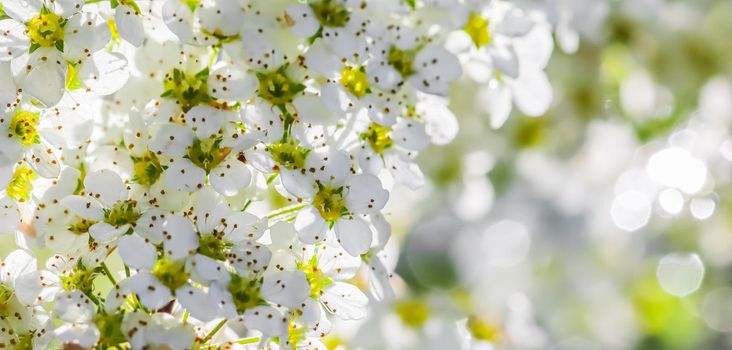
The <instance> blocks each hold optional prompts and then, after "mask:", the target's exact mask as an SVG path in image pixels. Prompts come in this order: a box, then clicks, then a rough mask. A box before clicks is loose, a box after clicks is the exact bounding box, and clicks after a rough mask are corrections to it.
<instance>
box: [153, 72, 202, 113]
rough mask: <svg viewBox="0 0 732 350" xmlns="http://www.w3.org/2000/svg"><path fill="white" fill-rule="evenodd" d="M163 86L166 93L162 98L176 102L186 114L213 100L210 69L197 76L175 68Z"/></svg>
mask: <svg viewBox="0 0 732 350" xmlns="http://www.w3.org/2000/svg"><path fill="white" fill-rule="evenodd" d="M163 86H164V87H165V92H163V94H162V95H160V96H161V97H169V98H172V99H174V100H176V101H177V102H178V104H179V105H180V106H181V108H182V109H183V111H184V112H187V111H188V110H189V109H191V108H193V107H194V106H197V105H200V104H205V103H208V102H210V101H211V100H212V99H211V96H209V95H208V68H204V69H203V70H201V71H199V72H198V73H196V74H187V73H185V72H184V71H182V70H180V69H178V68H174V69H173V72H172V73H168V74H166V75H165V80H164V82H163Z"/></svg>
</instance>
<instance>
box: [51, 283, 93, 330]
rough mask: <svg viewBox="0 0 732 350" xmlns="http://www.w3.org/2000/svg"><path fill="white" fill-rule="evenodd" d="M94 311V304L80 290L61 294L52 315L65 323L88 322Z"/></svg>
mask: <svg viewBox="0 0 732 350" xmlns="http://www.w3.org/2000/svg"><path fill="white" fill-rule="evenodd" d="M94 311H95V310H94V304H93V303H92V302H91V300H89V298H88V297H87V296H86V295H84V293H83V292H82V291H80V290H70V291H64V292H62V293H61V295H59V296H58V298H56V302H55V304H54V315H55V316H57V317H58V318H60V319H61V320H63V321H66V322H78V323H86V322H89V321H91V318H92V316H93V315H94Z"/></svg>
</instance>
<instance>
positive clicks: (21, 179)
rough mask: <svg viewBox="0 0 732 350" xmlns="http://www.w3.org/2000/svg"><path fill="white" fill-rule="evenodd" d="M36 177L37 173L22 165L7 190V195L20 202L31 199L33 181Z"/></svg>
mask: <svg viewBox="0 0 732 350" xmlns="http://www.w3.org/2000/svg"><path fill="white" fill-rule="evenodd" d="M35 177H36V174H35V172H34V171H33V169H31V167H29V166H28V165H25V164H24V165H21V166H19V167H17V168H16V169H15V172H14V173H13V178H12V179H11V180H10V182H9V183H8V186H7V187H6V188H5V193H7V195H8V196H9V197H10V198H12V199H15V200H16V201H18V202H25V201H26V200H28V199H29V198H30V194H31V191H33V182H32V181H33V179H34V178H35Z"/></svg>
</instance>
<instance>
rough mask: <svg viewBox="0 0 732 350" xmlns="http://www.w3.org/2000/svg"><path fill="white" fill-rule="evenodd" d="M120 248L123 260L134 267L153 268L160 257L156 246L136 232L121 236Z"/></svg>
mask: <svg viewBox="0 0 732 350" xmlns="http://www.w3.org/2000/svg"><path fill="white" fill-rule="evenodd" d="M118 249H119V256H120V257H121V258H122V261H123V262H124V263H125V264H126V265H127V266H129V267H131V268H133V269H148V270H151V269H152V268H153V266H154V265H155V261H157V259H158V254H157V252H156V250H155V247H154V246H153V245H152V244H150V243H148V242H145V239H143V238H142V237H140V236H138V235H135V234H132V235H127V236H124V237H122V238H120V239H119V243H118Z"/></svg>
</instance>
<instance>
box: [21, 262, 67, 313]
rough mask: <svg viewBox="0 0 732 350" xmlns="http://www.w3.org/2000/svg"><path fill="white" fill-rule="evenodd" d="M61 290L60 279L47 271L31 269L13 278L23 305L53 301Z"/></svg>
mask: <svg viewBox="0 0 732 350" xmlns="http://www.w3.org/2000/svg"><path fill="white" fill-rule="evenodd" d="M60 291H61V280H59V278H58V276H57V275H56V274H54V273H52V272H49V271H41V270H38V271H33V272H29V273H26V274H24V275H22V276H20V277H18V278H17V279H16V280H15V292H16V295H17V296H18V300H19V301H20V302H21V303H23V304H25V305H41V304H43V303H47V302H50V301H53V300H54V299H55V297H56V295H57V294H58V293H59V292H60Z"/></svg>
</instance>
